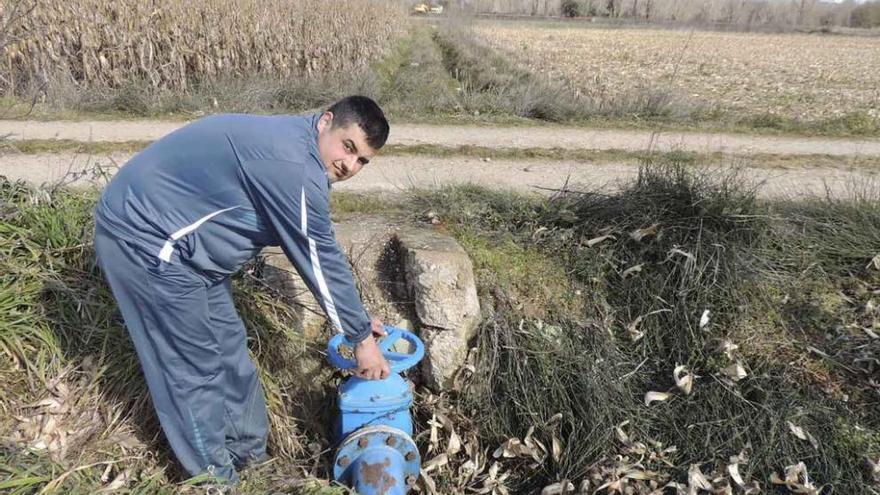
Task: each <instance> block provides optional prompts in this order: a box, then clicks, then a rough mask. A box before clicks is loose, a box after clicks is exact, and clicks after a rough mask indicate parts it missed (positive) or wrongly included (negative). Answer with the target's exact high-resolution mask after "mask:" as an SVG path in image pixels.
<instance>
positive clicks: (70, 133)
mask: <svg viewBox="0 0 880 495" xmlns="http://www.w3.org/2000/svg"><path fill="white" fill-rule="evenodd" d="M181 125H183V123H181V122H162V121H148V120H141V121H103V122H102V121H95V122H65V121H54V122H35V121H9V120H0V136H3V135H8V136H9V138H11V139H70V140H76V141H112V142H118V141H132V140H138V141H143V140H148V141H150V140H155V139H158V138H159V137H161V136H163V135H165V134H167V133H169V132H171V131H173V130H174V129H176V128H178V127H180V126H181ZM389 143H390V144H397V145H414V144H434V145H443V146H463V145H473V146H485V147H495V148H567V149H592V150H629V151H639V150H645V149H655V150H660V151H668V150H673V149H680V150H686V151H695V152H715V151H721V152H725V153H736V154H753V153H771V154H786V155H808V154H825V155H834V156H846V155H849V156H864V155H874V156H880V139H827V138H804V137H781V136H749V135H743V134H701V133H687V132H663V133H657V134H655V133H651V132H647V131H631V130H607V129H586V128H572V127H559V126H541V127H475V126H432V125H406V124H401V125H394V126H393V127H392V131H391V137H390V139H389Z"/></svg>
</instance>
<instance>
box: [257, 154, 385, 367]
mask: <svg viewBox="0 0 880 495" xmlns="http://www.w3.org/2000/svg"><path fill="white" fill-rule="evenodd" d="M242 168H243V169H244V171H245V174H246V176H247V178H248V181H249V185H250V187H251V192H252V195H253V196H255V199H256V201H258V202H259V207H260V208H261V209H262V210H263V214H264V215H265V217H266V218H267V220H268V221H269V222H270V223H271V225H272V227H273V228H274V230H275V232H276V234H277V236H278V241H279V244H280V245H281V248H282V249H283V250H284V253H285V254H286V255H287V257H288V258H289V259H290V261H291V263H292V264H293V266H295V267H296V269H297V271H298V272H299V274H300V276H302V278H303V280H304V281H305V283H306V285H307V286H308V287H309V290H311V291H312V293H313V294H314V295H315V298H316V299H317V300H318V302H319V303H320V304H321V307H322V308H323V309H324V312H325V313H326V314H327V318H328V319H329V320H330V322H331V323H332V324H333V326H334V327H335V328H336V329H337V330H338V331H341V332H344V333H345V334H346V336H347V337H348V339H349V340H350V341H351V342H352V343H355V344H357V345H356V347H355V357H356V358H357V360H358V372H359V375H360V376H362V377H364V378H384V377H385V376H387V374H388V372H389V371H388V364H387V362H386V361H385V359H384V358H383V357H382V355H381V352H380V351H379V348H378V346H377V345H376V342H375V340H374V339H373V337H372V335H371V333H372V332H373V324H372V323H371V320H370V317H369V316H368V315H367V312H366V311H365V310H364V307H363V304H362V303H361V299H360V294H359V293H358V291H357V287H356V286H355V283H354V277H353V276H352V273H351V269H350V267H349V264H348V259H347V258H346V257H345V255H344V254H343V253H342V251H341V250H340V249H339V245H338V244H337V242H336V237H335V235H334V233H333V228H332V225H331V222H330V204H329V197H328V194H327V190H326V186H324V187H322V185H321V184H320V182H318V181H320V180H326V179H324V178H323V177H321V176H318V174H315V173H309V172H308V171H307V170H306V169H305V165H302V164H298V163H294V162H285V161H265V160H263V161H258V162H248V163H244V164H242Z"/></svg>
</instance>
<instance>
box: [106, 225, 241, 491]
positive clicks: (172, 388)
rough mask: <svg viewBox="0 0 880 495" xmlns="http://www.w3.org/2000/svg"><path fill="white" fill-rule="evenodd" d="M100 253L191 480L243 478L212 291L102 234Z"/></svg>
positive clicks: (164, 426) (190, 276)
mask: <svg viewBox="0 0 880 495" xmlns="http://www.w3.org/2000/svg"><path fill="white" fill-rule="evenodd" d="M95 251H96V252H97V254H98V262H99V264H100V266H101V269H102V271H103V272H104V276H105V277H106V278H107V281H108V282H109V284H110V288H111V289H112V291H113V295H114V297H115V298H116V302H117V304H118V306H119V309H120V311H121V312H122V317H123V319H124V320H125V326H126V328H127V329H128V332H129V335H130V336H131V339H132V342H133V343H134V346H135V350H136V351H137V354H138V358H139V359H140V362H141V367H142V368H143V371H144V376H145V378H146V381H147V386H148V387H149V389H150V396H151V397H152V399H153V405H154V406H155V408H156V413H157V415H158V417H159V421H160V423H161V424H162V430H163V431H164V432H165V436H166V438H167V439H168V443H169V444H170V445H171V449H172V450H173V451H174V454H175V456H176V457H177V459H178V461H179V462H180V463H181V464H182V465H183V467H184V469H186V471H187V472H189V473H190V474H191V475H197V474H201V473H205V472H207V473H211V474H213V475H215V476H218V477H221V478H225V479H227V480H230V481H235V480H237V479H238V476H237V474H236V473H235V469H234V467H233V464H232V459H231V457H230V455H229V452H228V451H227V450H226V442H225V440H226V420H225V414H226V412H225V406H224V390H223V383H224V372H223V366H222V362H221V353H220V344H219V342H218V339H217V336H216V335H215V333H214V331H213V329H212V322H211V321H210V318H209V317H208V301H207V287H206V286H205V284H204V282H203V281H202V280H201V279H199V278H198V277H197V276H195V274H193V273H192V272H190V271H189V270H187V269H186V268H184V267H181V266H179V265H172V264H168V263H164V262H161V261H159V260H158V259H156V260H155V262H153V260H152V259H150V258H149V257H148V256H146V255H144V254H143V253H139V252H137V251H136V250H135V249H133V248H132V247H131V246H129V245H127V244H126V243H125V242H124V241H120V240H118V239H115V238H113V237H112V236H111V235H109V234H107V233H106V232H105V231H104V230H103V229H102V228H100V227H98V228H97V229H96V234H95Z"/></svg>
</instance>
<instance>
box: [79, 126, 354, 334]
mask: <svg viewBox="0 0 880 495" xmlns="http://www.w3.org/2000/svg"><path fill="white" fill-rule="evenodd" d="M319 116H320V115H311V116H304V117H303V116H253V115H215V116H211V117H207V118H203V119H201V120H198V121H196V122H193V123H191V124H189V125H187V126H185V127H183V128H181V129H178V130H177V131H175V132H173V133H171V134H169V135H167V136H165V137H163V138H162V139H160V140H158V141H156V142H154V143H153V144H151V145H150V146H149V147H147V148H146V149H145V150H143V151H142V152H141V153H139V154H138V155H137V156H135V157H134V158H132V159H131V161H129V162H128V163H127V164H126V165H125V166H124V167H122V168H121V169H120V170H119V172H118V173H117V174H116V176H115V177H114V178H113V180H112V181H111V183H110V184H109V185H108V186H107V188H106V189H105V191H104V194H103V196H102V198H101V201H100V203H99V205H98V207H97V210H96V213H95V217H96V221H97V222H99V223H100V224H101V225H102V226H103V227H104V228H105V229H107V230H108V231H109V232H111V233H112V234H113V235H115V236H116V237H118V238H120V239H123V240H125V241H126V242H127V243H128V244H129V245H130V246H132V247H133V248H134V249H136V250H138V251H140V253H141V255H142V256H146V257H153V258H155V262H157V263H159V262H161V263H181V264H184V265H186V266H188V267H190V268H191V269H192V270H193V271H195V272H196V273H198V274H200V275H201V276H203V277H204V278H205V279H206V280H207V281H212V282H216V281H220V280H223V279H224V278H226V277H228V276H229V275H231V274H233V273H235V272H236V271H237V270H238V269H239V268H240V267H241V266H242V264H243V263H245V262H246V261H248V260H250V259H252V258H253V257H254V256H255V255H256V254H257V253H259V251H260V250H261V249H262V248H263V247H265V246H278V245H280V246H281V247H282V249H283V250H284V252H285V253H286V254H287V256H288V258H290V260H291V262H292V263H293V265H294V266H295V267H296V268H297V270H298V271H299V273H300V275H301V276H302V277H303V279H304V280H305V281H306V284H307V285H308V286H309V288H310V289H311V291H312V293H314V294H315V296H316V297H317V299H318V301H320V303H321V305H322V307H323V308H324V310H325V312H326V313H327V316H328V318H329V319H330V320H331V322H332V323H333V325H334V326H335V327H336V328H337V329H338V330H340V331H343V332H345V333H346V335H348V337H349V338H350V339H351V340H352V341H354V342H360V341H361V340H363V339H364V338H366V337H367V336H368V335H369V334H370V319H369V317H368V315H367V313H366V311H365V310H364V307H363V305H362V303H361V300H360V295H359V293H358V291H357V289H356V287H355V284H354V280H353V278H352V275H351V270H350V268H349V264H348V260H347V258H346V257H345V255H344V254H343V253H342V252H341V251H340V249H339V246H338V245H337V243H336V239H335V235H334V232H333V228H332V225H331V222H330V207H329V193H330V182H329V180H328V179H327V175H326V171H325V168H324V166H323V164H322V162H321V160H320V157H319V155H318V147H317V135H318V132H317V128H316V124H317V121H318V117H319Z"/></svg>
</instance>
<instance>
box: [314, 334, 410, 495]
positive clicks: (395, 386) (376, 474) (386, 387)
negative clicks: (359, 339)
mask: <svg viewBox="0 0 880 495" xmlns="http://www.w3.org/2000/svg"><path fill="white" fill-rule="evenodd" d="M385 331H386V332H387V335H386V336H385V337H384V338H383V339H382V340H380V341H379V349H380V350H381V351H382V355H383V356H385V359H387V360H388V364H389V365H390V368H391V374H390V375H389V376H388V377H387V378H385V379H382V380H366V379H363V378H360V377H358V376H351V377H349V378H347V379H346V380H345V381H344V382H343V383H342V384H341V385H340V386H339V391H338V403H339V416H338V419H337V421H336V441H337V442H338V449H337V451H336V458H335V461H334V466H333V477H334V478H335V479H336V480H337V481H340V482H342V483H345V484H347V485H348V486H350V487H352V488H354V489H355V490H357V492H358V493H360V494H362V495H372V494H385V495H403V494H405V493H407V491H408V490H409V488H410V487H411V486H413V485H414V484H415V483H416V480H418V477H419V466H420V465H421V456H420V455H419V450H418V448H417V447H416V444H415V442H414V441H413V440H412V433H413V432H412V418H411V417H410V412H409V409H410V406H412V401H413V387H412V383H410V382H409V381H407V380H406V379H405V378H403V376H401V375H400V373H402V372H404V371H406V370H408V369H410V368H412V367H413V366H415V365H416V364H418V362H419V361H420V360H421V359H422V357H424V355H425V345H424V344H423V343H422V341H421V339H419V338H418V336H416V335H415V334H414V333H412V332H409V331H406V330H403V329H400V328H394V327H388V326H386V327H385ZM400 339H404V340H405V341H407V342H409V343H410V344H411V346H412V348H413V352H412V353H400V352H395V351H392V350H391V349H392V347H393V346H394V344H395V343H397V342H398V341H399V340H400ZM340 346H345V347H353V345H352V343H351V341H349V340H348V339H347V338H346V337H345V336H344V335H343V334H338V335H335V336H334V337H333V338H331V339H330V342H329V343H328V344H327V352H328V357H329V359H330V362H331V363H332V364H333V365H334V366H336V367H337V368H339V369H345V370H351V369H355V368H356V367H357V363H356V362H355V361H354V360H351V359H346V358H344V357H343V356H342V355H341V354H340V353H339V348H340Z"/></svg>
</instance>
